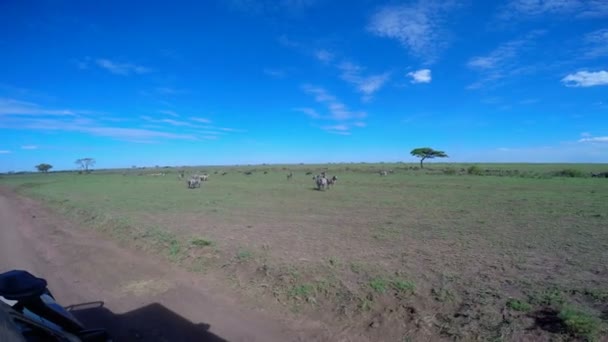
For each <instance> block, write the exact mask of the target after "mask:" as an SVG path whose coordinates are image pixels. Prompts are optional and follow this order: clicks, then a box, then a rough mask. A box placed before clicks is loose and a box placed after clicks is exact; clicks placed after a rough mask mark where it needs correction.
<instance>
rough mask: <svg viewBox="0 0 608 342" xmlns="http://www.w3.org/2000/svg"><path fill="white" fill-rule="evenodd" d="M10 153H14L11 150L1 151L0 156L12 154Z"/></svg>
mask: <svg viewBox="0 0 608 342" xmlns="http://www.w3.org/2000/svg"><path fill="white" fill-rule="evenodd" d="M10 153H13V152H11V151H9V150H0V154H10Z"/></svg>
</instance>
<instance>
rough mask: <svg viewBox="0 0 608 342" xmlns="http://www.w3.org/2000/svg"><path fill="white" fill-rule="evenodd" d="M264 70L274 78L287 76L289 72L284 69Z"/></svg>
mask: <svg viewBox="0 0 608 342" xmlns="http://www.w3.org/2000/svg"><path fill="white" fill-rule="evenodd" d="M263 71H264V73H265V74H266V75H268V76H270V77H274V78H285V76H287V72H286V71H285V70H283V69H271V68H265V69H264V70H263Z"/></svg>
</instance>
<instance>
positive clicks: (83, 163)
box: [76, 158, 95, 173]
mask: <svg viewBox="0 0 608 342" xmlns="http://www.w3.org/2000/svg"><path fill="white" fill-rule="evenodd" d="M76 164H77V165H79V166H80V168H81V169H82V170H84V172H85V173H89V172H91V171H90V170H89V168H90V167H92V166H93V165H95V159H93V158H81V159H76Z"/></svg>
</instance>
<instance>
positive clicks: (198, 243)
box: [190, 238, 215, 247]
mask: <svg viewBox="0 0 608 342" xmlns="http://www.w3.org/2000/svg"><path fill="white" fill-rule="evenodd" d="M190 244H191V245H192V246H196V247H207V246H214V245H215V244H214V243H213V241H209V240H205V239H201V238H193V239H192V240H190Z"/></svg>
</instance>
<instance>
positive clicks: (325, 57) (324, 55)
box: [314, 49, 334, 63]
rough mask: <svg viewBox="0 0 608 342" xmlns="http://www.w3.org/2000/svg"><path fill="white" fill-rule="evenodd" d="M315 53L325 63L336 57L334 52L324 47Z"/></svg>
mask: <svg viewBox="0 0 608 342" xmlns="http://www.w3.org/2000/svg"><path fill="white" fill-rule="evenodd" d="M314 55H315V57H316V58H317V59H318V60H320V61H321V62H323V63H329V62H331V61H332V60H333V59H334V54H333V53H331V52H329V51H327V50H323V49H321V50H317V51H315V53H314Z"/></svg>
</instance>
